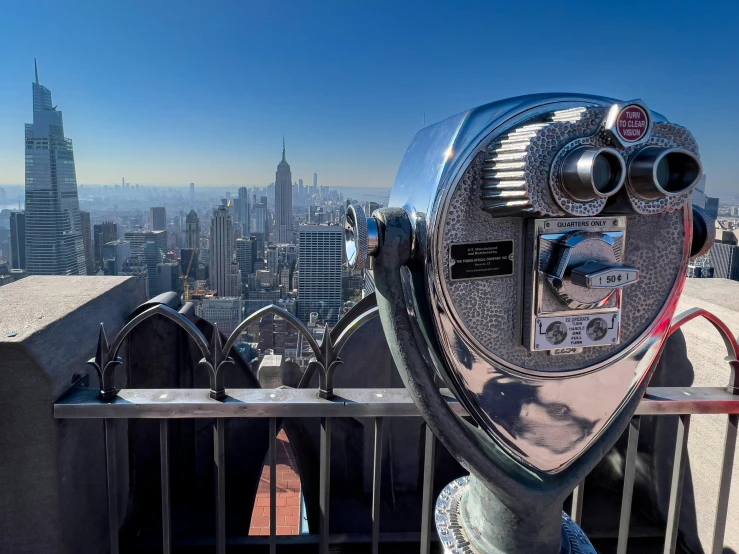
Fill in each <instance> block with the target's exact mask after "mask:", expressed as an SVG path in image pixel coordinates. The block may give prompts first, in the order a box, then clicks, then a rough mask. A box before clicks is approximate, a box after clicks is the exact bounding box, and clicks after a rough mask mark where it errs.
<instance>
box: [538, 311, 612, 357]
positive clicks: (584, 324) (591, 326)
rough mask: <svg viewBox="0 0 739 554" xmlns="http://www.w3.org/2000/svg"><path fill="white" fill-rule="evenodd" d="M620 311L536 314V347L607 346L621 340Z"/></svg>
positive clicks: (539, 348)
mask: <svg viewBox="0 0 739 554" xmlns="http://www.w3.org/2000/svg"><path fill="white" fill-rule="evenodd" d="M620 319H621V318H620V314H619V312H618V311H617V310H615V311H611V312H608V313H594V314H578V313H572V314H570V315H559V316H551V317H537V318H536V321H535V322H534V327H535V335H534V350H559V351H561V350H563V349H569V348H585V347H589V346H607V345H611V344H617V343H618V341H619V328H620V324H621V321H620Z"/></svg>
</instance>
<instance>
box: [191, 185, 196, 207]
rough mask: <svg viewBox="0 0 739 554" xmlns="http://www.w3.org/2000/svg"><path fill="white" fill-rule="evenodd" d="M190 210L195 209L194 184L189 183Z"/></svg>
mask: <svg viewBox="0 0 739 554" xmlns="http://www.w3.org/2000/svg"><path fill="white" fill-rule="evenodd" d="M190 209H191V210H192V209H195V183H190Z"/></svg>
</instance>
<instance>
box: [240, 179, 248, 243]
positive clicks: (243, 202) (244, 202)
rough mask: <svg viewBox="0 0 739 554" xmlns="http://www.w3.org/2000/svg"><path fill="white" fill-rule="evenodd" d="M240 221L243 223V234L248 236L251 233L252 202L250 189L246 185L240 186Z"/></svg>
mask: <svg viewBox="0 0 739 554" xmlns="http://www.w3.org/2000/svg"><path fill="white" fill-rule="evenodd" d="M238 200H239V203H238V207H239V209H238V222H239V223H240V224H241V235H242V236H247V235H249V233H251V202H250V200H249V190H248V189H247V188H246V187H241V188H239V198H238Z"/></svg>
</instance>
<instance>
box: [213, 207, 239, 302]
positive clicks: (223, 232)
mask: <svg viewBox="0 0 739 554" xmlns="http://www.w3.org/2000/svg"><path fill="white" fill-rule="evenodd" d="M235 264H236V262H235V261H234V239H233V218H232V217H231V214H230V213H229V211H228V206H227V205H226V203H225V202H223V203H222V204H221V205H220V206H218V208H217V209H216V210H214V212H213V219H212V220H211V224H210V283H211V288H213V289H214V290H216V291H217V294H218V296H224V297H233V296H240V291H241V277H240V275H239V271H238V265H235ZM234 269H235V272H234Z"/></svg>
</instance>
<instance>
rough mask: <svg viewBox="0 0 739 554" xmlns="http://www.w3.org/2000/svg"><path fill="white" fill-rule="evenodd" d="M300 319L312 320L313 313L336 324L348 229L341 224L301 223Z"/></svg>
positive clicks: (299, 258)
mask: <svg viewBox="0 0 739 554" xmlns="http://www.w3.org/2000/svg"><path fill="white" fill-rule="evenodd" d="M298 244H299V249H300V253H299V255H298V265H299V267H300V274H299V278H298V279H299V280H298V290H299V293H298V318H300V320H301V321H303V322H305V323H308V321H309V320H310V314H311V312H316V313H318V317H319V318H320V319H321V320H322V321H324V322H326V323H328V324H329V325H335V324H336V323H337V322H338V321H339V312H340V311H341V269H342V264H343V253H344V232H343V228H342V227H341V226H339V225H300V226H299V227H298Z"/></svg>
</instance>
